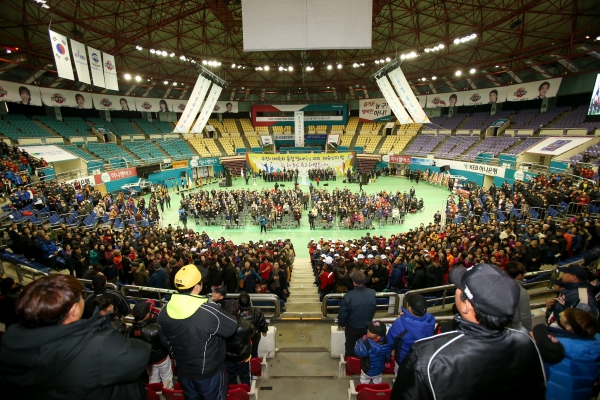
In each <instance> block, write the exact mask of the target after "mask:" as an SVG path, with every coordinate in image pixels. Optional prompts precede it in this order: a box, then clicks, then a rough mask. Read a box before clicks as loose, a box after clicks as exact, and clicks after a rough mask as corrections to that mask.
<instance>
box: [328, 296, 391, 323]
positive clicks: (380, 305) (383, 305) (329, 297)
mask: <svg viewBox="0 0 600 400" xmlns="http://www.w3.org/2000/svg"><path fill="white" fill-rule="evenodd" d="M345 294H346V293H329V294H326V295H325V297H323V302H322V303H321V318H327V314H328V309H329V308H331V309H338V310H339V308H340V306H339V305H338V306H328V305H327V300H334V299H338V300H339V299H341V298H342V297H344V295H345ZM384 297H389V298H394V299H395V300H396V301H395V302H394V303H393V304H392V303H391V302H389V303H388V304H377V309H386V308H390V307H394V311H393V314H394V315H396V314H398V310H399V309H400V296H399V295H398V293H394V292H378V293H376V294H375V298H380V299H381V298H384Z"/></svg>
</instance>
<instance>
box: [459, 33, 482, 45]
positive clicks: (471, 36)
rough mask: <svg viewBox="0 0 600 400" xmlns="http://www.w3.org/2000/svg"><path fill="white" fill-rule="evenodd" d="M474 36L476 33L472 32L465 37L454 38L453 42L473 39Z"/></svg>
mask: <svg viewBox="0 0 600 400" xmlns="http://www.w3.org/2000/svg"><path fill="white" fill-rule="evenodd" d="M476 37H477V34H476V33H472V34H470V35H469V36H465V37H462V38H456V39H454V44H460V43H465V42H468V41H469V40H473V39H475V38H476Z"/></svg>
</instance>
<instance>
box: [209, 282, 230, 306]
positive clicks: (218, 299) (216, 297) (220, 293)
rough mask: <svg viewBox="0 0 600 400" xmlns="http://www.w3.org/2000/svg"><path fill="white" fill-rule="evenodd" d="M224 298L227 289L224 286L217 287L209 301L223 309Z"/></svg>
mask: <svg viewBox="0 0 600 400" xmlns="http://www.w3.org/2000/svg"><path fill="white" fill-rule="evenodd" d="M225 296H227V287H226V286H225V285H221V286H217V287H215V288H214V289H213V291H212V294H211V296H210V299H211V300H212V301H213V302H214V303H217V304H219V305H220V306H221V308H222V309H225V302H226V300H225Z"/></svg>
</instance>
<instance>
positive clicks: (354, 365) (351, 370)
mask: <svg viewBox="0 0 600 400" xmlns="http://www.w3.org/2000/svg"><path fill="white" fill-rule="evenodd" d="M351 375H360V358H358V357H346V376H351Z"/></svg>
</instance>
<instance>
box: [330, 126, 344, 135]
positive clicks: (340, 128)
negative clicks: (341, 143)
mask: <svg viewBox="0 0 600 400" xmlns="http://www.w3.org/2000/svg"><path fill="white" fill-rule="evenodd" d="M343 131H344V125H331V133H341V132H343Z"/></svg>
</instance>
